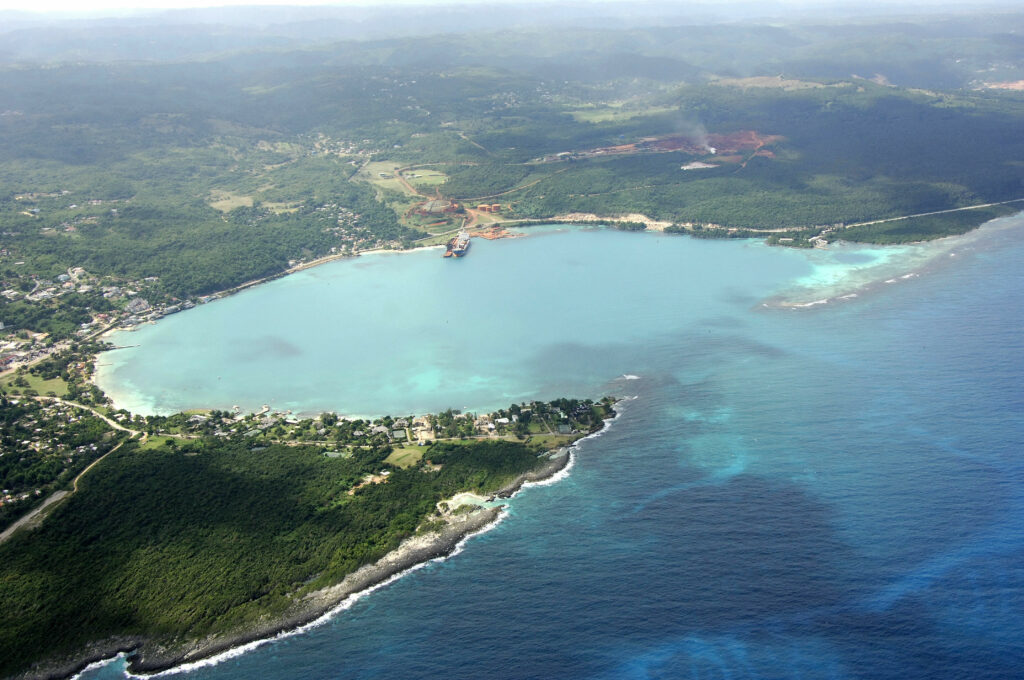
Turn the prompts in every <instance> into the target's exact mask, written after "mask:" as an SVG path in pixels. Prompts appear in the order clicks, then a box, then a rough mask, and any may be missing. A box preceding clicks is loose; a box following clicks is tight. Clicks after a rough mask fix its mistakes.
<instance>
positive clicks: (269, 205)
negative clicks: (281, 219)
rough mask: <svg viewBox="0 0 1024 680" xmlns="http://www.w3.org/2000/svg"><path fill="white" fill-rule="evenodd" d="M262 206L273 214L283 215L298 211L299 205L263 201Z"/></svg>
mask: <svg viewBox="0 0 1024 680" xmlns="http://www.w3.org/2000/svg"><path fill="white" fill-rule="evenodd" d="M262 205H263V207H264V208H266V209H267V210H269V211H270V212H272V213H274V214H275V215H283V214H284V213H293V212H298V210H299V206H298V205H297V204H295V203H274V202H264V203H263V204H262Z"/></svg>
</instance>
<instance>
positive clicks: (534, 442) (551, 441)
mask: <svg viewBox="0 0 1024 680" xmlns="http://www.w3.org/2000/svg"><path fill="white" fill-rule="evenodd" d="M575 439H576V437H573V436H571V435H564V434H540V435H533V436H532V437H530V439H529V440H528V441H527V442H526V445H527V446H529V447H530V448H531V449H534V450H536V451H543V450H547V449H557V448H558V447H559V446H565V445H566V444H570V443H572V442H573V441H574V440H575Z"/></svg>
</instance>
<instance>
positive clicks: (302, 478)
mask: <svg viewBox="0 0 1024 680" xmlns="http://www.w3.org/2000/svg"><path fill="white" fill-rule="evenodd" d="M389 450H390V449H388V448H385V449H382V450H378V449H368V450H365V451H362V452H360V453H357V454H356V455H354V456H352V457H349V458H343V457H338V458H331V457H327V456H325V455H324V450H323V448H322V447H304V446H284V445H269V446H266V447H255V448H253V447H252V446H251V444H248V443H244V442H240V441H223V440H214V439H209V440H197V441H189V442H184V443H182V444H181V445H179V446H159V447H155V448H147V449H140V448H139V447H138V446H137V444H136V443H135V442H131V443H129V444H126V445H125V446H124V447H122V448H121V449H120V450H118V451H115V452H113V453H112V454H111V455H110V456H108V457H107V459H105V460H104V461H103V462H102V463H101V464H100V465H99V466H97V469H96V470H94V471H93V472H91V473H90V474H89V475H88V476H87V477H85V478H83V480H82V482H81V484H80V487H79V490H78V492H77V493H75V494H73V495H71V496H70V497H69V498H68V499H67V500H66V501H65V502H64V503H63V504H61V505H60V506H59V507H58V508H57V509H56V510H55V511H54V512H53V514H52V515H51V516H50V517H48V518H47V519H46V521H45V522H44V524H43V525H42V527H40V528H39V529H37V530H35V531H33V532H28V533H21V534H17V535H15V537H14V538H13V539H12V540H10V541H9V542H7V543H6V544H3V545H2V546H0V582H2V583H3V584H4V587H3V588H2V589H0V660H2V661H0V675H2V676H7V675H10V674H13V673H16V672H19V671H22V670H24V669H26V668H27V667H28V666H29V665H30V664H31V663H33V662H38V661H40V660H41V659H44V658H49V659H53V658H61V657H75V656H76V655H78V654H80V653H81V651H82V650H83V648H85V646H86V645H87V643H91V642H98V641H102V640H107V639H110V638H112V637H121V638H122V639H124V638H127V639H133V640H149V641H157V642H163V643H169V644H170V643H175V642H176V643H180V642H181V641H183V640H194V639H197V638H199V637H202V636H204V635H207V634H210V633H223V632H225V631H238V630H242V629H245V627H246V624H249V623H252V622H254V621H257V620H262V621H265V620H266V618H267V617H274V616H275V615H277V614H280V613H281V612H283V611H284V610H285V609H286V608H287V607H288V605H289V604H290V603H292V602H294V598H296V597H298V596H301V595H303V594H306V593H310V592H312V591H314V590H317V589H318V588H321V587H323V586H325V585H329V584H333V583H337V582H338V581H340V580H341V578H342V577H343V576H344V575H345V574H348V573H350V572H352V571H354V570H355V569H357V568H358V567H360V566H361V565H364V564H368V563H371V562H373V561H375V560H377V559H378V558H380V557H381V556H383V555H384V554H385V553H387V552H388V551H390V550H392V549H394V548H395V547H396V546H397V545H398V544H399V543H400V542H401V540H402V539H404V538H406V537H408V536H410V535H412V534H413V533H414V532H415V531H416V529H417V527H418V526H420V525H421V523H422V522H423V521H424V519H425V518H427V517H428V516H429V515H431V514H432V513H435V512H436V509H435V505H436V504H437V503H438V501H440V500H442V499H444V498H450V497H451V496H453V495H454V494H455V493H457V492H460V491H475V492H478V493H481V494H489V493H492V492H494V491H495V490H497V489H499V488H501V487H503V486H504V485H506V484H508V483H509V482H510V481H512V480H513V479H515V478H516V477H517V476H519V475H521V474H523V473H525V472H527V471H529V470H531V469H533V468H535V467H537V466H539V465H542V464H543V462H545V460H546V459H544V458H538V455H537V450H536V449H535V448H533V447H530V446H527V445H526V444H523V443H519V442H514V441H482V442H472V441H462V442H453V443H445V442H440V443H438V444H435V445H433V446H432V447H430V448H428V449H427V454H426V457H427V458H429V461H430V464H429V465H428V464H426V463H421V464H418V465H416V466H413V467H408V468H404V469H402V468H393V467H391V466H388V465H387V464H385V463H384V462H383V460H384V458H385V457H386V456H387V454H388V452H389ZM382 469H387V470H389V472H390V474H389V475H388V476H387V477H386V479H383V478H376V479H375V481H373V482H371V483H367V484H362V482H364V481H366V479H367V476H368V475H371V474H374V475H376V474H379V472H380V471H381V470H382ZM357 487H358V488H357ZM353 490H354V491H353ZM425 526H426V527H427V528H429V526H430V525H429V524H428V525H425Z"/></svg>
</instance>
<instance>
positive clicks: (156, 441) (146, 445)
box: [139, 435, 181, 451]
mask: <svg viewBox="0 0 1024 680" xmlns="http://www.w3.org/2000/svg"><path fill="white" fill-rule="evenodd" d="M169 441H173V442H175V443H179V442H180V441H181V440H180V439H178V438H177V437H161V436H159V435H154V436H152V437H150V438H148V439H147V440H146V441H144V442H143V443H142V444H140V445H139V451H152V450H153V449H162V448H164V447H166V446H167V442H169Z"/></svg>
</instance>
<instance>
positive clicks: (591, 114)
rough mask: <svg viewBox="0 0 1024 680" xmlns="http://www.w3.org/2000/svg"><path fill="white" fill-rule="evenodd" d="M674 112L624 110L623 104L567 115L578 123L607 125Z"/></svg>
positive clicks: (669, 109) (666, 108)
mask: <svg viewBox="0 0 1024 680" xmlns="http://www.w3.org/2000/svg"><path fill="white" fill-rule="evenodd" d="M673 111H676V109H675V108H674V107H671V106H650V107H646V108H626V107H625V106H624V105H623V104H609V105H606V106H595V107H593V108H587V109H576V110H574V111H569V112H568V113H569V115H570V116H572V117H573V118H575V119H576V120H577V121H578V122H580V123H607V122H609V121H621V120H629V119H630V118H637V117H639V116H657V115H659V114H663V113H672V112H673Z"/></svg>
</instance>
